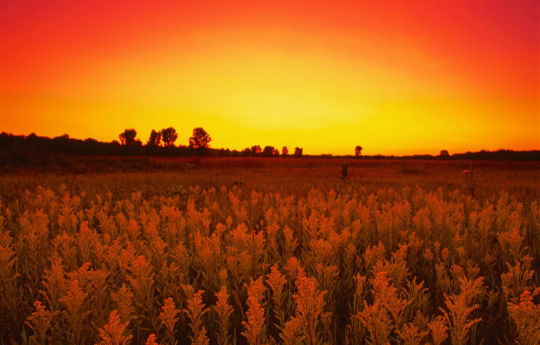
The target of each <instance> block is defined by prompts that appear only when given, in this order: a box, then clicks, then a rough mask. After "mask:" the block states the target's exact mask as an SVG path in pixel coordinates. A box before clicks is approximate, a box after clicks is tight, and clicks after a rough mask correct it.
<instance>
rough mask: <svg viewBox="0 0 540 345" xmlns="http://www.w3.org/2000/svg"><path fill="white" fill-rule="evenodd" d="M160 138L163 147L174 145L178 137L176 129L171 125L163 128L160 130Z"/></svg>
mask: <svg viewBox="0 0 540 345" xmlns="http://www.w3.org/2000/svg"><path fill="white" fill-rule="evenodd" d="M160 133H161V140H162V141H163V145H165V147H172V146H174V142H175V141H176V139H178V133H176V129H174V128H173V127H169V128H164V129H162V130H161V132H160Z"/></svg>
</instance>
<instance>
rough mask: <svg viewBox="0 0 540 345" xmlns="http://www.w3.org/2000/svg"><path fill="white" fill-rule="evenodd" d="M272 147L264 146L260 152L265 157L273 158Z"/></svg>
mask: <svg viewBox="0 0 540 345" xmlns="http://www.w3.org/2000/svg"><path fill="white" fill-rule="evenodd" d="M274 151H275V149H274V146H269V145H268V146H265V147H264V149H263V151H262V155H263V156H265V157H270V156H273V155H274Z"/></svg>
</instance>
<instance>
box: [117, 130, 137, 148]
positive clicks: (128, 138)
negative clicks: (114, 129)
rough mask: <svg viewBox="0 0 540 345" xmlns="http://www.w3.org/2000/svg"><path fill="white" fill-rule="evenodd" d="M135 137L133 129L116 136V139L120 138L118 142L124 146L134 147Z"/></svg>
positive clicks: (135, 133)
mask: <svg viewBox="0 0 540 345" xmlns="http://www.w3.org/2000/svg"><path fill="white" fill-rule="evenodd" d="M136 137H137V131H136V130H134V129H133V128H130V129H126V130H125V131H123V132H122V133H120V135H118V138H120V142H121V143H122V145H124V146H134V145H135V144H137V140H136V139H135V138H136Z"/></svg>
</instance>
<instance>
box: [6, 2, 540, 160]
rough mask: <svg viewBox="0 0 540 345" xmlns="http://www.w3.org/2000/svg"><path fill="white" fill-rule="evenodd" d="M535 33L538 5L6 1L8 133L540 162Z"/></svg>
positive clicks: (343, 152)
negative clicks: (169, 136) (173, 137)
mask: <svg viewBox="0 0 540 345" xmlns="http://www.w3.org/2000/svg"><path fill="white" fill-rule="evenodd" d="M538 23H539V8H538V2H537V1H534V0H522V1H515V2H512V1H505V0H489V1H488V0H479V1H465V0H457V1H445V2H443V1H430V0H421V1H398V0H395V1H388V0H386V1H384V0H383V1H322V0H309V1H271V2H270V1H245V2H244V1H148V2H147V1H59V0H51V1H33V0H31V1H11V0H8V1H2V3H1V4H0V117H1V126H0V131H7V132H12V133H14V134H29V133H32V132H35V133H37V134H38V135H46V136H57V135H62V134H64V133H68V134H69V135H70V136H72V137H75V138H87V137H92V138H96V139H99V140H103V141H111V140H113V139H117V138H118V134H119V133H120V132H122V131H123V130H124V129H125V128H135V129H137V131H138V133H139V135H138V136H139V138H140V139H141V140H142V141H143V142H146V140H147V138H148V135H149V133H150V131H151V130H152V129H157V130H159V129H161V128H164V127H169V126H173V127H175V128H176V129H177V131H178V133H179V139H178V141H177V144H187V139H188V137H189V136H190V135H191V131H192V129H193V128H194V127H203V128H204V129H206V130H207V131H208V133H210V135H211V136H212V138H213V141H212V143H211V146H212V147H216V148H220V147H227V148H231V149H243V148H244V147H248V146H251V145H256V144H259V145H261V146H264V145H273V146H276V147H281V146H284V145H286V146H289V147H294V146H301V147H303V148H304V152H305V153H308V154H320V153H333V154H352V153H353V149H354V146H355V145H362V146H363V147H364V153H365V154H369V155H371V154H378V153H382V154H411V153H431V154H434V153H438V152H439V151H440V150H441V149H447V150H449V151H450V152H452V153H453V152H464V151H469V150H470V151H477V150H481V149H486V150H496V149H514V150H532V149H540V119H539V116H540V115H539V97H540V96H539V78H540V71H539V61H540V60H539V59H540V57H539V49H540V48H539V42H540V37H539V28H538Z"/></svg>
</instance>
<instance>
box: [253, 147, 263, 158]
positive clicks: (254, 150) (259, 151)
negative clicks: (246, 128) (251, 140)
mask: <svg viewBox="0 0 540 345" xmlns="http://www.w3.org/2000/svg"><path fill="white" fill-rule="evenodd" d="M261 152H262V150H261V147H260V146H259V145H254V146H251V155H252V156H257V155H260V154H261Z"/></svg>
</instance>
